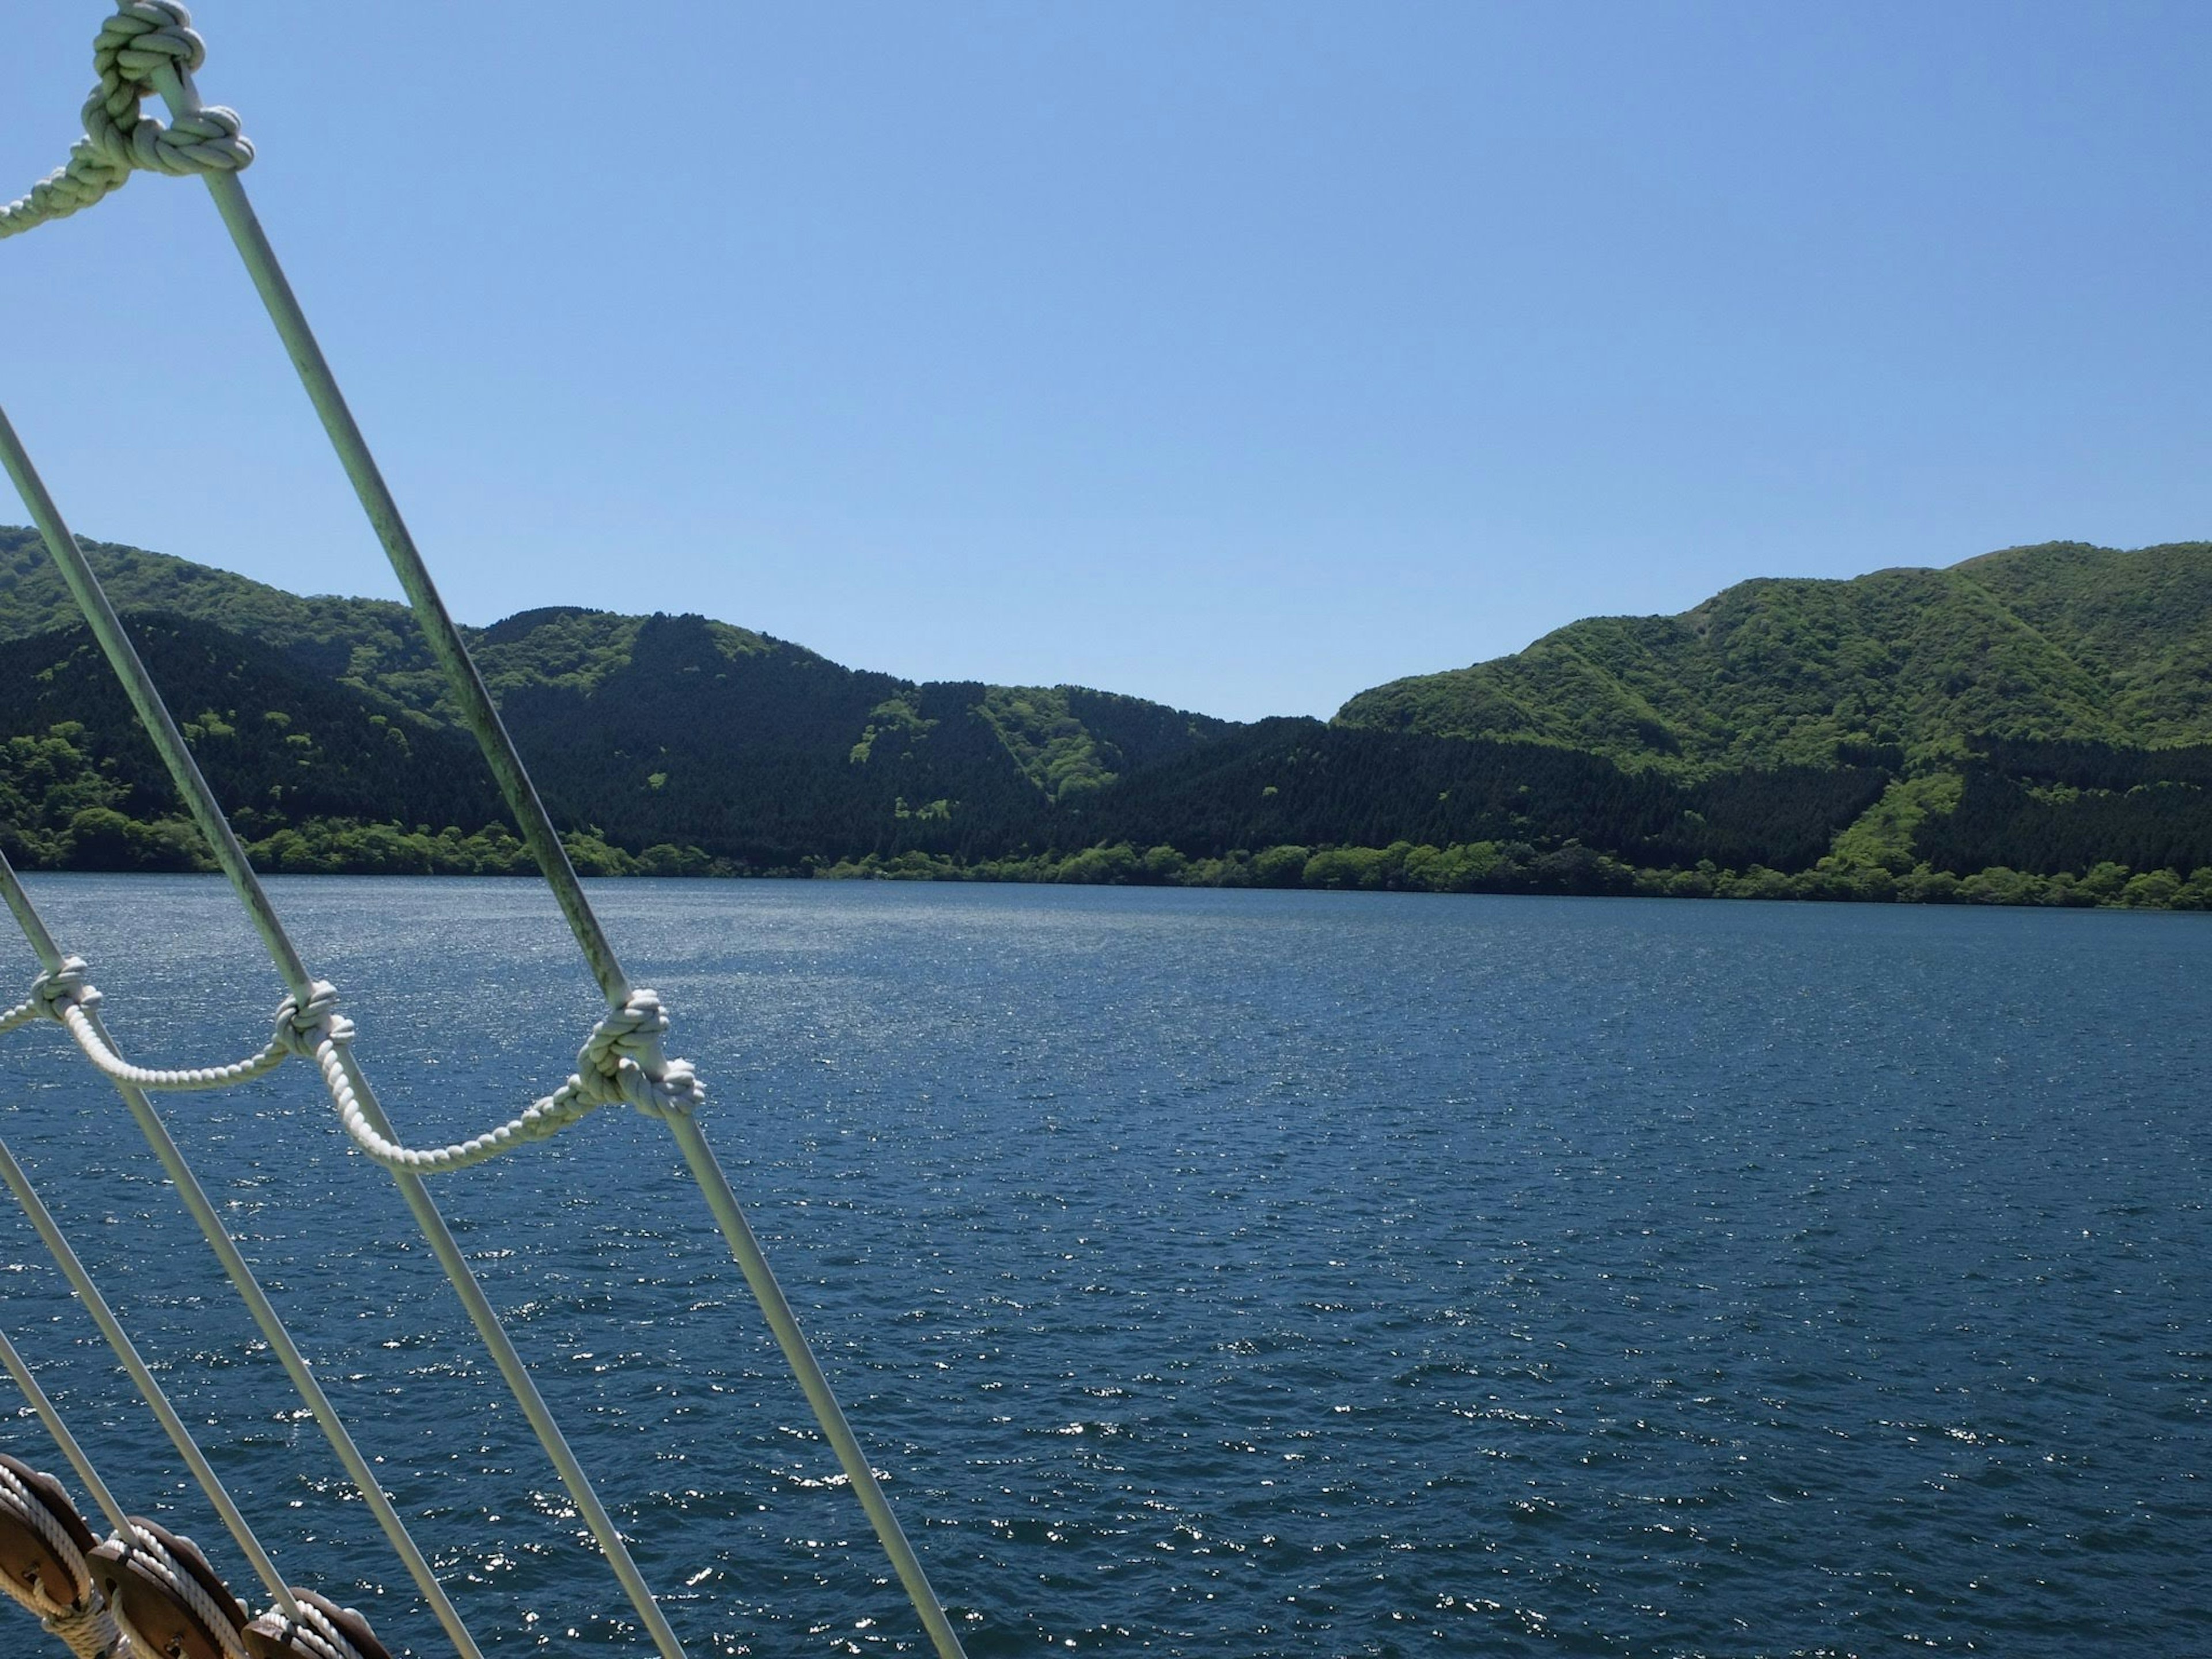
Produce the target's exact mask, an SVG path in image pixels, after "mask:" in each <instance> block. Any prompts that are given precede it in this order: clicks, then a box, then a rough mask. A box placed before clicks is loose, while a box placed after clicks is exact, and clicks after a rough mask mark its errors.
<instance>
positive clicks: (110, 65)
mask: <svg viewBox="0 0 2212 1659" xmlns="http://www.w3.org/2000/svg"><path fill="white" fill-rule="evenodd" d="M191 22H192V20H191V13H190V12H188V11H186V10H185V9H184V8H183V7H182V6H180V5H174V4H171V3H168V0H125V3H122V4H119V5H118V7H117V9H116V13H115V15H114V16H112V17H111V18H109V19H108V20H107V21H106V22H105V23H103V24H101V25H100V33H99V35H98V37H97V38H96V39H95V40H94V41H93V46H92V63H93V68H94V70H96V71H98V73H99V76H100V84H99V85H97V86H95V87H94V88H93V89H92V95H91V96H90V97H89V98H88V99H87V100H85V105H84V137H82V138H80V139H78V140H77V141H76V143H75V144H74V145H72V146H71V147H70V158H69V161H68V162H67V163H66V164H65V165H64V166H62V167H57V168H56V169H55V170H54V171H53V172H52V173H48V174H47V175H46V177H45V178H43V179H40V180H39V182H38V183H37V184H35V185H32V186H31V189H30V192H29V193H28V194H27V195H25V196H23V197H19V198H18V199H16V200H15V201H13V202H10V203H9V204H7V205H6V206H5V207H0V237H7V236H15V235H19V234H21V233H22V232H24V231H27V230H30V229H32V228H34V227H36V226H39V225H43V224H45V223H46V222H47V221H49V220H52V219H65V218H67V217H68V216H70V214H72V213H75V212H76V211H77V210H79V209H81V208H88V207H90V206H91V205H92V204H94V202H97V201H99V200H100V198H101V197H104V196H106V195H108V194H110V193H111V192H112V191H118V190H120V189H122V188H123V186H124V185H127V184H129V183H130V182H131V174H132V173H135V172H139V171H145V172H149V173H209V172H218V171H219V172H224V173H235V172H237V171H239V170H240V168H242V167H246V166H248V165H249V164H251V163H252V160H253V146H252V143H249V142H247V140H246V137H245V135H244V134H243V133H242V132H241V131H240V130H239V119H238V112H236V111H235V110H230V109H225V108H223V107H222V106H220V105H208V106H204V107H202V108H200V109H197V110H194V111H193V112H191V113H190V114H188V115H179V116H177V117H176V118H174V119H173V120H172V121H171V122H170V123H169V124H168V125H166V126H165V125H162V123H161V122H160V121H158V120H156V119H155V118H154V117H153V116H150V115H149V114H147V113H146V112H145V110H144V107H143V106H144V104H145V100H146V99H147V98H148V97H149V95H150V94H152V92H153V90H154V76H155V73H156V71H158V70H162V69H167V70H171V71H172V72H181V73H184V74H187V75H189V74H190V73H191V71H193V70H197V68H199V66H200V64H202V63H203V62H204V60H205V59H206V57H207V46H206V44H205V43H204V41H202V40H201V39H200V37H199V36H198V34H197V33H195V32H194V31H193V29H192V27H191Z"/></svg>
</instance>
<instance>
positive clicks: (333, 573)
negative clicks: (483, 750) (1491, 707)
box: [0, 0, 2212, 716]
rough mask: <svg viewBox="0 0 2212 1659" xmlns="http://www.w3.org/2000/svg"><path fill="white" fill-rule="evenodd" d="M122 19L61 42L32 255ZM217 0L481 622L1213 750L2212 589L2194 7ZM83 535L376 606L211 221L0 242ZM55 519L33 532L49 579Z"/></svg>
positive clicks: (280, 193)
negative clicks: (1073, 701) (726, 623)
mask: <svg viewBox="0 0 2212 1659" xmlns="http://www.w3.org/2000/svg"><path fill="white" fill-rule="evenodd" d="M103 11H104V7H103V6H101V5H100V4H99V3H95V0H41V3H40V4H38V5H36V6H28V5H21V6H17V7H15V8H14V9H13V12H12V14H11V15H10V16H9V25H8V35H9V40H8V50H7V52H6V53H5V56H4V60H0V108H4V109H5V110H6V111H7V112H8V116H7V119H6V121H5V123H4V125H0V192H4V193H5V194H9V195H12V194H15V193H18V192H20V191H21V189H22V188H23V187H25V186H27V185H29V183H30V182H31V181H32V180H33V179H34V178H36V177H37V176H39V175H40V174H41V173H44V172H46V170H47V169H48V168H50V167H53V166H55V165H57V164H58V162H59V161H60V160H61V159H62V156H63V155H64V151H65V149H66V146H67V144H68V142H69V141H70V138H71V137H74V136H75V134H76V131H78V125H79V124H78V119H77V114H76V111H77V106H78V105H79V103H80V102H81V100H82V96H83V93H84V89H85V88H86V86H87V85H88V82H89V78H90V73H89V68H88V51H87V46H88V41H89V39H90V36H91V34H92V32H93V30H94V27H95V26H96V24H97V22H98V21H99V19H100V16H101V15H102V14H103ZM369 15H373V16H375V17H376V18H377V21H374V22H364V21H362V19H363V16H364V14H363V13H362V10H361V9H358V8H339V7H325V6H319V5H302V4H299V3H297V0H207V3H205V4H204V5H203V6H201V7H200V8H199V9H198V10H197V21H198V23H199V25H200V27H201V28H202V29H203V31H204V33H206V34H207V35H208V37H209V40H210V46H211V56H210V63H209V65H208V68H207V69H206V70H205V71H204V74H203V76H202V77H201V78H202V86H203V90H204V93H205V94H206V95H207V96H209V97H210V99H212V100H217V101H223V102H228V103H231V104H234V105H235V106H238V107H239V108H240V110H241V111H242V112H243V113H244V115H245V117H246V130H247V131H248V133H249V134H250V135H251V136H252V137H253V138H254V139H255V140H256V141H257V143H258V145H259V147H260V149H261V160H260V161H258V163H257V164H256V166H255V167H254V168H253V170H252V172H251V173H249V174H248V175H247V179H248V184H249V186H250V188H251V190H252V193H253V196H254V197H255V200H256V202H257V203H258V206H259V208H260V210H261V213H262V216H263V217H264V221H265V222H266V223H267V224H268V226H269V228H270V233H271V234H272V236H273V238H274V240H275V241H276V245H277V246H278V248H279V250H280V252H282V253H283V256H284V258H285V259H286V260H287V262H288V264H289V266H290V269H291V272H292V276H293V280H294V283H295V286H296V287H297V288H298V289H299V290H300V292H301V296H302V298H303V300H304V301H305V302H306V304H307V309H308V312H309V314H310V315H311V316H312V317H313V319H314V320H315V322H316V325H317V326H318V328H319V331H321V333H322V335H323V338H324V343H325V346H326V348H327V349H328V350H329V352H330V355H331V357H332V359H333V360H334V362H336V364H337V368H338V371H339V374H340V376H341V378H342V379H343V380H344V381H345V383H346V385H347V386H348V388H349V392H350V394H351V396H352V398H353V400H354V403H355V405H356V410H357V411H358V413H359V414H360V416H362V422H363V424H364V425H365V426H366V428H368V433H369V436H370V439H371V441H372V442H373V443H374V444H375V446H376V447H377V448H378V450H379V452H380V455H381V458H382V459H383V461H384V464H385V466H386V471H387V472H388V473H389V474H390V475H391V477H392V481H393V483H394V485H395V487H396V488H397V489H398V494H399V495H400V498H401V501H402V502H403V503H404V506H405V507H406V508H407V511H408V513H409V516H410V520H411V521H412V523H413V525H414V526H415V529H416V534H417V537H418V538H419V540H420V541H421V542H422V545H423V548H424V550H425V551H426V553H427V554H428V556H429V559H430V561H431V563H432V566H433V568H435V569H436V570H437V571H438V573H439V574H440V579H441V584H442V586H444V588H445V591H446V592H447V597H448V599H450V601H451V602H452V604H453V607H454V609H455V611H457V613H458V614H459V615H460V616H461V617H463V618H464V619H465V620H469V621H476V622H488V621H490V620H491V619H493V618H494V617H498V616H501V615H503V614H506V613H507V612H508V611H514V610H518V609H521V608H524V607H526V606H531V605H547V604H586V605H599V606H603V607H608V608H615V609H623V610H651V609H660V610H669V611H679V610H691V611H705V612H707V613H708V614H709V615H713V616H718V617H725V618H726V619H728V620H731V621H733V622H738V623H745V624H747V625H749V626H751V627H755V628H759V629H765V630H767V631H768V632H770V633H773V634H775V635H779V636H781V637H783V638H786V639H790V640H795V641H799V642H801V643H803V644H805V645H808V646H811V647H814V648H816V649H817V650H820V651H822V652H824V653H827V654H829V656H831V657H834V658H836V659H838V660H840V661H842V662H847V663H851V664H854V665H863V666H868V667H874V668H882V669H887V670H890V671H895V672H897V673H901V674H905V675H909V676H913V677H915V678H981V679H992V680H999V681H1014V682H1054V681H1074V682H1079V683H1084V684H1093V685H1098V686H1103V687H1106V688H1109V689H1112V690H1122V691H1128V692H1133V693H1137V694H1139V695H1143V696H1152V697H1158V698H1161V699H1164V700H1166V701H1168V702H1175V703H1178V704H1181V705H1183V706H1186V707H1193V708H1202V709H1205V710H1207V711H1210V712H1212V713H1216V714H1228V715H1235V716H1253V715H1258V714H1264V713H1271V712H1273V713H1321V714H1326V713H1328V712H1329V711H1330V710H1332V709H1334V708H1335V706H1336V705H1337V704H1338V703H1339V702H1340V701H1341V700H1342V699H1343V698H1344V697H1346V696H1348V695H1350V694H1351V693H1352V692H1353V691H1356V690H1359V689H1361V688H1362V687H1364V686H1366V685H1370V684H1375V683H1376V682H1379V681H1382V680H1384V679H1388V678H1394V677H1395V676H1398V675H1401V674H1408V673H1415V672H1422V671H1429V670H1433V669H1439V668H1445V667H1450V666H1455V665H1461V664H1464V663H1467V662H1470V661H1473V660H1475V659H1480V658H1483V657H1487V656H1492V655H1496V654H1498V653H1504V652H1507V651H1511V650H1515V649H1517V648H1519V647H1521V646H1522V645H1524V644H1526V643H1527V642H1528V641H1529V640H1530V639H1532V638H1534V636H1536V635H1539V634H1541V633H1542V632H1544V631H1546V630H1547V629H1551V628H1553V627H1556V626H1558V625H1559V624H1561V623H1565V622H1568V621H1571V620H1572V619H1573V618H1575V617H1578V616H1583V615H1586V614H1590V613H1593V612H1613V611H1674V610H1680V609H1682V608H1684V607H1686V606H1687V605H1691V604H1693V603H1694V602H1696V601H1697V600H1698V599H1700V598H1702V597H1703V596H1704V595H1705V594H1706V593H1708V592H1711V591H1712V590H1714V589H1716V588H1718V587H1720V586H1724V585H1726V584H1727V583H1729V582H1731V581H1735V580H1740V579H1741V578H1743V577H1746V576H1751V575H1762V574H1802V575H1831V576H1841V575H1850V574H1857V573H1858V572H1861V571H1865V570H1869V569H1874V568H1879V567H1881V566H1884V565H1892V564H1941V563H1948V562H1953V561H1955V560H1957V559H1960V558H1964V557H1966V556H1971V555H1972V554H1974V553H1977V552H1981V551H1984V550H1988V549H1990V548H1994V547H1999V546H2004V545H2008V544H2015V543H2020V542H2024V541H2037V540H2043V539H2045V538H2057V537H2068V538H2084V539H2089V540H2094V541H2099V542H2103V543H2106V544H2116V545H2125V546H2132V545H2140V544H2146V543H2149V542H2154V541H2160V540H2172V539H2179V538H2202V537H2212V465H2208V461H2212V372H2208V371H2212V363H2208V355H2209V353H2212V347H2208V338H2212V337H2209V336H2208V330H2207V319H2208V307H2207V294H2206V288H2207V279H2208V274H2212V235H2208V222H2207V211H2206V200H2207V185H2206V182H2205V181H2206V179H2207V177H2208V174H2212V133H2208V131H2207V128H2208V125H2212V115H2208V111H2212V100H2208V99H2207V97H2206V96H2205V93H2204V88H2206V87H2207V86H2208V85H2212V61H2208V60H2212V9H2208V8H2205V7H2203V6H2202V5H2165V6H2161V5H2148V4H2142V5H2117V6H2105V5H2099V6H2083V5H2078V4H2065V5H2035V4H2023V5H2005V6H1991V5H1983V4H1967V3H1958V4H1945V5H1940V6H1930V5H1927V4H1924V3H1915V4H1911V5H1898V6H1880V5H1854V6H1850V7H1812V6H1794V5H1768V6H1750V5H1742V4H1729V5H1722V6H1705V5H1691V4H1666V3H1653V4H1637V5H1631V4H1626V3H1621V4H1613V5H1605V6H1596V5H1586V4H1565V3H1563V4H1545V5H1528V4H1514V5H1493V4H1481V3H1475V0H1451V3H1435V4H1411V3H1408V4H1375V5H1356V6H1355V5H1345V4H1328V5H1314V4H1300V3H1289V0H1266V3H1215V0H1209V3H1204V4H1195V3H1175V4H1152V3H1143V0H1112V3H1105V0H1099V3H1091V4H1082V5H1078V4H1054V5H1037V4H1034V3H1027V0H1024V3H1003V4H1001V3H992V4H960V3H945V4H938V5H929V6H921V5H883V4H871V5H854V4H835V3H831V4H808V5H805V6H800V5H797V4H793V5H788V6H784V7H775V8H772V7H765V6H758V5H729V4H706V3H696V4H678V3H659V4H647V3H633V4H629V5H625V6H604V5H602V6H592V7H585V6H581V5H569V4H563V3H560V0H542V3H538V4H533V5H529V6H510V5H490V4H483V3H468V4H445V3H440V4H432V3H428V0H393V3H390V4H388V5H384V6H380V7H378V8H375V9H374V12H373V13H372V14H369ZM0 314H4V316H5V319H6V333H5V336H4V338H5V341H6V345H5V349H4V351H3V352H0V400H4V402H5V403H6V404H7V405H8V407H9V410H10V411H11V412H12V414H13V416H14V417H15V421H16V423H17V425H18V426H19V427H20V428H21V430H22V431H23V433H24V435H25V437H26V439H27V441H28V442H29V443H30V444H31V445H32V447H33V450H34V452H35V453H37V454H38V455H39V456H40V458H41V459H42V461H43V463H44V464H45V465H46V468H47V470H48V471H49V473H50V475H51V479H52V483H53V484H54V485H55V487H56V489H57V491H58V494H59V495H60V497H61V499H62V501H63V505H64V510H65V511H66V512H68V513H69V514H70V517H71V518H72V519H73V520H74V521H75V522H76V526H77V527H78V528H79V529H80V530H81V531H82V532H83V533H85V534H87V535H90V536H97V537H101V538H112V539H115V540H121V541H128V542H133V543H137V544H140V545H143V546H147V547H153V548H158V549H161V550H164V551H168V552H173V553H179V554H183V555H185V556H189V557H191V558H196V559H201V560H204V561H206V562H210V563H214V564H218V565H222V566H224V567H226V568H230V569H234V570H238V571H242V572H244V573H246V574H249V575H252V576H257V577H259V578H262V579H264V580H269V581H272V582H276V583H280V584H282V585H283V586H289V587H294V588H300V589H307V590H315V591H330V592H361V593H391V592H394V591H395V589H394V587H393V585H392V581H391V579H390V577H389V576H388V574H386V571H385V569H384V568H383V566H382V563H381V560H380V555H379V553H378V551H377V550H376V548H375V545H374V542H373V541H372V539H371V538H370V537H369V535H368V531H367V529H366V527H365V526H363V524H362V521H361V520H360V519H359V517H358V514H357V513H356V511H355V509H354V507H353V505H352V502H351V499H350V497H349V495H347V494H346V492H345V489H344V486H343V480H342V479H341V477H340V475H339V473H338V471H337V466H336V464H335V463H334V462H333V461H332V460H331V459H330V457H329V456H328V454H327V453H326V452H325V450H323V449H322V447H320V437H319V433H318V432H317V430H316V429H315V428H314V427H313V422H312V419H311V417H310V416H309V414H308V412H307V408H306V405H305V403H304V400H303V398H301V394H300V393H299V392H298V391H297V389H296V387H295V385H294V383H293V382H292V380H291V379H290V377H289V371H288V370H287V368H286V367H285V365H284V362H283V358H282V357H281V356H280V355H279V352H278V350H277V348H276V343H275V340H274V337H273V336H272V335H271V333H270V330H269V327H268V325H267V324H266V322H265V321H264V319H262V317H261V316H260V314H259V313H258V310H257V309H256V308H255V306H254V302H253V300H252V294H251V291H250V289H248V288H247V286H246V281H245V278H244V276H243V274H242V272H241V271H240V270H239V268H238V267H237V265H236V264H235V262H234V258H232V256H231V254H230V252H229V250H228V245H227V244H226V243H224V242H223V241H222V238H221V231H220V228H219V226H218V224H217V222H216V219H215V216H214V213H213V209H212V206H211V204H210V203H209V202H208V201H207V199H206V197H205V192H204V191H202V190H201V189H200V188H199V187H198V186H197V185H190V184H186V183H183V182H180V181H176V180H170V179H157V178H150V177H143V176H142V177H141V178H139V179H137V180H136V181H135V182H133V184H132V185H131V187H130V188H129V189H128V190H127V191H124V192H123V193H122V195H120V196H119V197H116V198H114V199H113V200H112V201H110V202H108V203H106V204H104V205H102V206H101V207H100V208H99V209H97V210H94V211H91V212H88V213H86V214H83V215H81V216H78V217H76V218H75V219H73V220H70V221H69V222H65V223H63V224H60V225H58V226H53V227H49V228H45V229H42V230H40V231H38V232H37V233H35V234H32V235H29V236H26V237H21V238H18V239H15V240H12V241H10V242H8V243H5V244H0ZM20 517H21V513H19V512H16V511H15V510H13V508H12V506H10V507H8V508H7V509H6V510H0V519H9V520H15V519H20Z"/></svg>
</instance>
